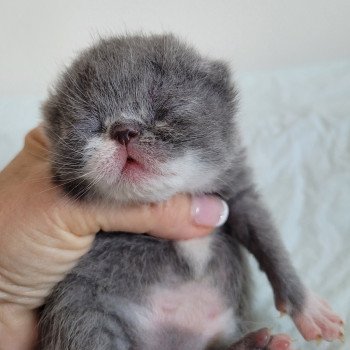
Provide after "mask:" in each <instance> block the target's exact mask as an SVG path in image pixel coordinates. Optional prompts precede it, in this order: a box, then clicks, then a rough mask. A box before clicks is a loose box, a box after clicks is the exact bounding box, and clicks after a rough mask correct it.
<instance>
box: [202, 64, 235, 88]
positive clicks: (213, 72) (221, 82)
mask: <svg viewBox="0 0 350 350" xmlns="http://www.w3.org/2000/svg"><path fill="white" fill-rule="evenodd" d="M199 69H200V72H201V74H203V75H204V77H205V78H206V79H207V81H208V82H209V83H210V84H212V85H213V86H216V87H221V88H222V89H229V90H230V89H231V88H232V82H231V71H230V68H229V66H228V64H227V63H226V62H224V61H219V60H209V59H205V60H203V61H202V63H201V65H200V67H199Z"/></svg>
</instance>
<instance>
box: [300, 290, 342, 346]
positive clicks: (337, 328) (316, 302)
mask: <svg viewBox="0 0 350 350" xmlns="http://www.w3.org/2000/svg"><path fill="white" fill-rule="evenodd" d="M293 320H294V323H295V325H296V326H297V328H298V330H299V331H300V333H301V334H302V336H303V337H304V338H305V339H306V340H322V339H324V340H327V341H333V340H337V339H340V340H342V338H343V337H344V333H343V321H342V319H341V318H340V317H339V316H338V315H337V314H336V313H335V312H333V311H332V310H331V308H330V306H329V305H328V303H327V302H325V301H324V300H322V299H321V298H320V297H318V296H317V295H314V294H312V293H308V295H307V301H306V305H305V308H304V310H303V311H302V312H301V313H298V314H296V315H295V316H294V317H293Z"/></svg>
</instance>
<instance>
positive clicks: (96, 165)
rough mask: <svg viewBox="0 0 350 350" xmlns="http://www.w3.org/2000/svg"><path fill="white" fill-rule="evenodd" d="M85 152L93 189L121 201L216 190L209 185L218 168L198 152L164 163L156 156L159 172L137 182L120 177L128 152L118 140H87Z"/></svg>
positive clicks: (145, 200)
mask: <svg viewBox="0 0 350 350" xmlns="http://www.w3.org/2000/svg"><path fill="white" fill-rule="evenodd" d="M85 154H86V155H85V162H86V168H85V170H86V171H85V174H84V177H85V178H87V179H88V180H89V181H90V182H94V183H95V185H94V189H95V190H97V191H99V192H100V193H101V194H103V196H104V197H107V198H111V199H113V200H116V201H118V202H140V201H141V202H155V201H161V200H165V199H167V198H169V197H171V196H173V195H174V194H176V193H179V192H187V193H196V192H197V193H201V192H203V191H206V192H208V191H209V192H210V191H212V190H214V189H212V188H211V187H210V184H213V183H215V181H213V180H214V179H215V178H216V177H217V176H218V170H217V169H213V168H208V166H207V165H206V164H204V163H203V162H201V161H200V156H199V155H197V154H196V153H195V152H194V151H188V152H187V153H186V154H185V155H184V156H182V157H179V158H176V159H173V160H170V161H168V162H166V163H165V164H164V163H162V164H161V163H159V162H157V159H154V166H153V168H154V170H157V171H155V173H154V174H151V175H148V176H146V177H145V179H143V180H142V181H139V182H138V183H137V184H135V183H132V182H130V181H126V180H125V179H123V177H121V171H122V168H123V166H124V164H125V159H126V151H125V149H123V148H122V147H120V146H119V145H118V144H117V143H116V142H115V141H113V140H110V139H108V138H103V137H94V138H92V139H91V140H89V142H88V143H87V145H86V147H85ZM145 157H147V155H145Z"/></svg>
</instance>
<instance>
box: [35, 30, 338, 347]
mask: <svg viewBox="0 0 350 350" xmlns="http://www.w3.org/2000/svg"><path fill="white" fill-rule="evenodd" d="M235 104H236V102H235V92H234V89H233V87H232V84H231V82H230V78H229V73H228V71H227V68H226V67H225V65H224V64H222V63H220V62H217V61H210V60H208V59H206V58H202V57H201V56H199V55H198V54H197V53H196V52H195V51H194V50H193V49H191V48H189V47H187V46H185V45H183V44H182V43H180V42H179V41H177V40H176V39H175V38H174V37H172V36H151V37H148V38H147V37H137V36H136V37H131V38H115V39H111V40H106V41H102V42H101V43H100V44H99V45H97V46H95V47H93V48H92V49H90V50H89V51H86V52H85V53H84V54H83V55H82V56H80V57H79V59H78V60H77V61H75V63H74V64H73V65H72V67H71V68H69V70H68V71H67V72H66V73H65V74H64V75H63V76H62V79H61V81H60V82H59V84H58V86H57V88H56V91H55V93H54V94H52V95H51V96H50V99H49V100H48V102H47V103H46V105H45V108H44V111H45V118H46V123H47V131H48V134H49V136H50V139H51V141H52V144H53V149H54V157H53V171H54V174H55V178H56V181H58V182H60V183H62V184H64V187H65V189H66V191H67V192H69V193H70V194H71V195H72V196H76V197H82V198H85V199H86V200H103V201H106V203H107V202H108V201H117V202H120V203H130V202H152V201H159V200H163V199H166V198H168V197H170V196H171V195H173V194H175V193H179V192H188V193H193V194H201V193H213V194H217V195H220V196H221V197H222V198H224V199H225V200H226V201H227V202H228V204H229V208H230V216H229V219H228V221H227V223H226V224H225V225H224V226H223V227H221V228H219V229H217V230H216V232H215V233H214V234H213V235H212V236H210V237H207V238H202V239H196V240H190V241H186V242H169V241H166V240H161V239H156V238H151V237H149V236H146V235H129V234H124V233H118V234H107V233H101V234H99V235H98V236H97V238H96V241H95V243H94V246H93V248H92V250H91V251H90V252H89V253H88V254H87V255H86V256H84V257H83V258H82V259H81V261H80V262H79V264H78V266H76V267H75V268H74V269H73V271H72V272H71V273H70V274H69V275H68V276H67V277H66V279H65V280H64V281H62V282H61V283H60V284H59V285H58V286H57V287H56V289H55V290H54V292H53V293H52V295H51V296H50V297H49V298H48V300H47V304H46V306H45V307H44V309H43V312H42V315H41V321H40V325H41V348H42V349H45V350H63V349H65V350H66V349H67V350H68V349H69V350H77V349H84V350H89V349H91V350H107V349H111V350H112V349H114V350H124V349H135V350H136V349H142V350H151V349H152V350H158V349H159V350H161V349H162V350H173V349H174V350H175V349H183V350H186V349H188V350H190V349H191V350H197V349H198V350H204V349H225V348H227V347H228V346H229V345H230V344H231V343H232V342H234V341H235V340H237V339H238V338H239V335H240V334H241V333H242V330H243V328H244V321H246V320H247V314H248V313H249V274H248V271H247V268H246V264H245V257H244V254H245V252H243V251H242V245H243V246H245V247H246V248H247V249H248V250H249V251H250V252H252V253H253V254H254V255H255V257H256V258H257V260H258V262H259V264H260V267H261V268H262V269H263V270H264V271H265V272H266V273H267V276H268V278H269V280H270V282H271V284H272V287H273V289H274V295H275V300H276V305H277V307H278V308H279V309H281V310H285V311H286V312H288V313H289V314H290V315H291V316H292V317H293V318H294V321H295V322H296V324H297V325H298V327H299V329H300V330H301V331H302V332H303V334H304V336H306V337H309V338H310V339H311V338H315V337H316V336H317V334H311V332H310V330H305V329H306V328H305V326H304V324H305V319H306V316H307V317H309V316H310V315H311V314H312V312H309V311H308V313H307V314H305V310H308V309H307V308H308V307H310V305H311V308H312V307H313V306H314V304H315V302H314V301H311V302H310V299H308V294H307V293H306V291H305V289H304V288H303V286H302V284H301V282H300V281H299V279H298V277H297V275H296V274H295V272H294V269H293V268H292V266H291V263H290V261H289V258H288V255H287V253H286V251H285V249H284V248H283V245H282V243H281V242H280V240H279V238H278V235H277V233H276V230H275V228H274V226H273V224H272V222H271V219H270V216H269V214H268V212H267V211H266V210H265V209H264V206H263V205H262V204H261V202H260V199H259V197H258V195H257V193H256V191H255V189H254V184H253V182H252V180H251V176H250V171H249V169H248V168H247V166H246V160H245V155H244V148H243V146H242V145H241V142H240V138H239V135H238V132H237V129H236V125H235V120H234V112H235ZM311 316H312V315H311ZM314 319H317V318H314ZM315 331H316V332H317V329H316V328H315ZM334 332H335V331H334ZM334 332H333V333H334ZM333 333H332V336H331V337H330V338H332V339H334V338H336V336H335V335H334V334H335V333H334V334H333ZM322 336H324V334H323V333H322ZM327 337H328V335H327ZM244 344H245V345H244V347H242V344H241V345H237V346H233V347H232V349H247V350H250V349H252V348H254V346H253V345H247V344H248V343H247V342H245V343H244ZM255 347H256V346H255ZM270 348H271V349H272V348H273V347H272V345H270Z"/></svg>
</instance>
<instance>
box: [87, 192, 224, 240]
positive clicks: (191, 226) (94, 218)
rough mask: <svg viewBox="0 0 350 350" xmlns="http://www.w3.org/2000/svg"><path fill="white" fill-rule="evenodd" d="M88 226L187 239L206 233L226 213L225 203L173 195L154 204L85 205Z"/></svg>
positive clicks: (212, 198) (207, 198) (210, 198)
mask: <svg viewBox="0 0 350 350" xmlns="http://www.w3.org/2000/svg"><path fill="white" fill-rule="evenodd" d="M84 210H85V214H84V216H85V217H87V218H89V223H90V226H89V229H90V231H91V232H87V233H95V232H97V231H99V230H103V231H126V232H134V233H149V234H151V235H153V236H156V237H159V238H166V239H178V240H181V239H189V238H195V237H201V236H205V235H207V234H209V233H210V232H211V231H212V230H213V228H214V227H217V226H220V225H222V224H223V223H224V222H225V221H226V219H227V216H228V206H227V204H226V203H225V202H224V201H223V200H221V199H220V198H218V197H215V196H197V197H192V196H189V195H176V196H174V197H172V198H171V199H169V200H167V201H165V202H160V203H153V204H142V205H137V206H136V205H135V206H121V207H115V208H113V207H98V208H96V207H95V206H94V207H93V208H92V207H89V206H87V207H85V208H84Z"/></svg>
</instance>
